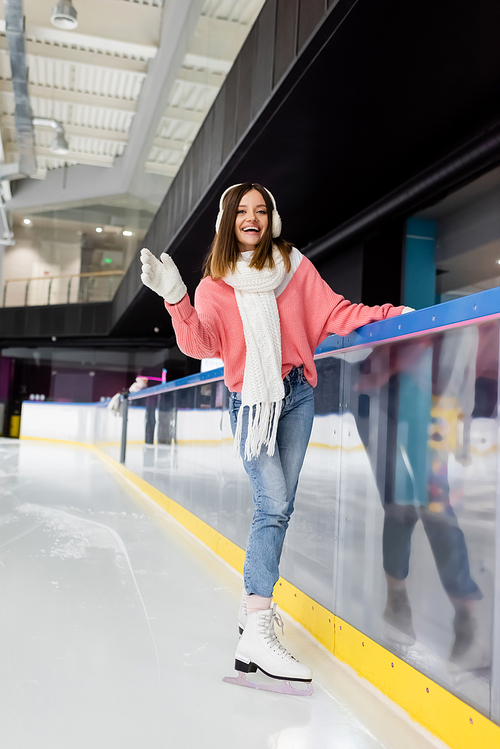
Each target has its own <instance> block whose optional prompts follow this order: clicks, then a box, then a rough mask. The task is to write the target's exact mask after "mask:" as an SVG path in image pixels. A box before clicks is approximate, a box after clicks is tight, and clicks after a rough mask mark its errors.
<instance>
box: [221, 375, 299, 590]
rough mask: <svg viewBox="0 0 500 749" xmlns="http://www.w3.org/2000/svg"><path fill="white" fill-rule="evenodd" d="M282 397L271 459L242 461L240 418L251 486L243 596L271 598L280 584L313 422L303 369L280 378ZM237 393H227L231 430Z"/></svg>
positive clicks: (263, 456) (263, 455)
mask: <svg viewBox="0 0 500 749" xmlns="http://www.w3.org/2000/svg"><path fill="white" fill-rule="evenodd" d="M283 384H284V386H285V397H284V399H283V404H282V411H281V415H280V419H279V423H278V435H277V439H276V449H275V452H274V455H273V456H272V457H270V456H269V455H268V454H267V448H265V447H264V448H263V449H262V451H261V454H260V455H259V456H258V457H256V458H252V460H245V457H244V449H245V447H244V445H245V439H246V433H247V427H248V415H247V412H248V408H247V409H245V414H244V415H243V430H242V437H241V457H242V460H243V466H244V468H245V471H246V472H247V474H248V477H249V479H250V484H251V486H252V493H253V501H254V514H253V519H252V525H251V527H250V534H249V536H248V542H247V549H246V556H245V567H244V581H245V590H246V592H247V594H248V595H251V594H252V593H253V594H255V595H258V596H263V597H265V598H270V597H271V596H272V594H273V589H274V586H275V584H276V582H277V581H278V578H279V562H280V558H281V552H282V549H283V542H284V540H285V534H286V530H287V528H288V524H289V522H290V517H291V515H292V512H293V506H294V501H295V492H296V491H297V484H298V481H299V474H300V470H301V468H302V463H303V462H304V457H305V454H306V450H307V445H308V443H309V437H310V435H311V429H312V424H313V419H314V394H313V388H312V387H311V385H310V384H309V383H308V382H307V380H306V378H305V376H304V370H303V368H302V367H298V368H297V367H294V368H293V369H292V371H291V372H290V373H289V374H288V375H287V376H286V377H285V378H284V380H283ZM240 407H241V393H231V395H230V400H229V417H230V420H231V429H232V430H233V435H234V433H235V429H236V421H237V418H238V411H239V410H240Z"/></svg>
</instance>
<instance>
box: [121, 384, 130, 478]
mask: <svg viewBox="0 0 500 749" xmlns="http://www.w3.org/2000/svg"><path fill="white" fill-rule="evenodd" d="M127 421H128V393H124V395H123V401H122V441H121V445H120V463H123V464H124V463H125V455H126V452H127Z"/></svg>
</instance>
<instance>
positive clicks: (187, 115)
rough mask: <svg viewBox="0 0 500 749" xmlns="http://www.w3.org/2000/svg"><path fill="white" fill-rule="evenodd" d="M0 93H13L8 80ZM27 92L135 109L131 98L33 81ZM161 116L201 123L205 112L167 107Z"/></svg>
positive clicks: (68, 101) (91, 104)
mask: <svg viewBox="0 0 500 749" xmlns="http://www.w3.org/2000/svg"><path fill="white" fill-rule="evenodd" d="M0 93H3V94H14V92H13V90H12V86H11V84H10V81H1V80H0ZM29 93H30V95H31V96H32V97H33V98H37V99H48V100H49V101H62V102H64V103H65V104H84V105H86V106H88V107H99V108H100V109H103V108H104V109H113V110H120V111H122V112H135V111H136V109H137V102H136V101H134V100H133V99H119V98H117V97H111V96H99V95H98V94H85V93H82V92H80V91H68V90H67V89H63V88H51V87H50V86H40V85H37V84H33V83H30V84H29ZM163 116H164V117H166V118H168V119H169V120H180V121H181V122H195V123H197V124H199V125H201V123H202V122H203V120H204V119H205V112H197V111H195V110H194V109H182V108H181V107H167V108H166V109H165V111H164V113H163Z"/></svg>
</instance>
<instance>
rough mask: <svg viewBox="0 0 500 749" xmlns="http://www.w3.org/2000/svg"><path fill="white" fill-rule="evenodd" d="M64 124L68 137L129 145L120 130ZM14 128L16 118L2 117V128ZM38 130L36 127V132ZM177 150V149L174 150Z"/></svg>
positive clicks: (124, 134) (0, 125)
mask: <svg viewBox="0 0 500 749" xmlns="http://www.w3.org/2000/svg"><path fill="white" fill-rule="evenodd" d="M63 124H64V131H65V133H66V135H74V136H76V137H77V138H92V139H93V140H104V141H107V142H108V141H109V142H110V143H127V141H128V133H124V132H122V131H120V130H104V129H102V128H98V127H87V126H85V125H68V124H67V123H66V122H64V123H63ZM13 127H14V117H13V115H11V114H4V115H2V117H0V128H2V129H7V130H9V129H11V128H13ZM36 130H37V128H36V125H35V132H36ZM174 150H175V149H174Z"/></svg>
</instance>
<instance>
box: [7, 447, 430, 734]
mask: <svg viewBox="0 0 500 749" xmlns="http://www.w3.org/2000/svg"><path fill="white" fill-rule="evenodd" d="M0 487H1V502H0V602H1V603H0V606H1V610H0V673H1V678H0V684H1V686H0V689H1V692H0V703H1V719H0V746H1V747H5V749H68V748H71V749H138V748H139V747H141V748H142V747H144V748H145V749H157V748H158V749H159V748H160V747H161V748H162V749H163V748H166V747H172V748H174V747H175V749H195V748H197V747H204V748H205V749H209V748H210V747H217V749H225V748H226V747H228V748H229V747H231V749H235V748H237V749H247V748H248V749H250V748H252V749H266V748H269V749H309V748H310V749H317V748H318V747H321V749H330V747H331V748H332V749H333V748H334V747H335V749H375V748H376V747H384V748H386V749H401V747H404V749H429V748H430V747H436V746H441V747H442V746H444V745H443V744H441V743H440V742H438V741H435V740H434V739H432V738H431V737H430V736H429V735H428V734H427V733H425V732H424V731H422V730H421V729H419V728H417V727H416V726H415V725H414V724H412V723H411V721H410V720H409V719H408V718H407V717H406V716H405V715H404V714H403V713H402V711H400V710H399V708H395V707H393V706H392V704H391V703H389V701H388V700H386V699H385V698H384V697H382V696H381V695H379V693H378V692H376V691H375V690H374V689H373V688H372V687H370V686H369V685H367V684H366V683H365V682H363V681H362V680H360V679H359V678H358V677H357V676H356V675H355V674H354V672H353V671H352V670H351V669H349V668H348V667H346V666H344V665H343V664H340V663H339V662H338V661H336V660H335V659H334V658H333V657H332V656H330V655H329V654H328V653H327V652H326V650H324V649H323V648H322V647H321V646H319V645H318V644H317V643H316V642H315V641H314V640H313V639H312V638H311V637H310V636H309V635H308V634H307V633H305V631H304V630H303V629H301V628H300V627H298V626H296V625H295V624H294V623H293V622H292V621H291V620H290V619H289V618H288V617H285V621H286V625H285V634H286V638H285V643H286V645H287V646H288V647H289V649H290V650H291V652H292V653H293V654H294V655H296V656H297V657H298V658H299V659H300V660H302V661H304V662H306V663H308V664H309V665H310V666H311V667H312V669H313V671H314V682H313V683H314V690H315V692H314V695H313V696H312V697H295V696H294V697H288V696H283V695H274V694H270V693H266V692H258V691H254V690H250V689H242V688H239V687H235V686H231V685H228V684H225V683H223V682H222V678H223V677H224V676H230V675H234V671H233V659H234V650H235V646H236V643H237V637H238V635H237V624H236V613H237V608H238V602H239V597H240V592H241V587H242V582H241V578H240V576H239V575H238V574H237V573H235V572H234V571H233V570H232V569H230V568H229V566H227V565H226V564H225V563H224V562H222V561H221V560H219V559H218V557H216V556H215V555H214V554H212V552H210V551H209V550H208V549H206V548H205V547H204V546H203V545H202V544H201V543H200V542H198V541H197V540H196V539H195V538H193V537H192V536H191V535H190V534H189V533H188V532H187V531H185V530H184V529H183V528H182V527H181V526H179V525H178V524H177V523H176V522H175V521H174V520H172V519H171V518H170V517H169V516H168V515H167V514H166V513H164V512H163V511H162V510H161V509H160V508H159V507H157V506H156V505H155V504H154V503H153V502H151V501H150V500H149V499H148V498H147V497H145V496H144V495H143V494H142V493H141V492H139V491H138V490H137V489H136V488H135V487H133V486H132V485H131V484H129V483H128V482H127V481H126V480H125V479H124V478H123V477H122V476H121V475H120V474H119V473H118V472H116V471H114V470H113V469H112V468H110V467H109V466H108V465H107V464H105V463H104V462H103V461H102V460H101V459H100V458H99V456H98V455H97V454H96V453H95V452H92V451H91V450H87V449H85V448H78V447H76V446H75V447H73V446H66V445H57V444H54V443H44V442H35V441H33V442H31V441H20V442H19V441H17V440H7V439H4V440H0ZM173 499H175V497H173Z"/></svg>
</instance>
